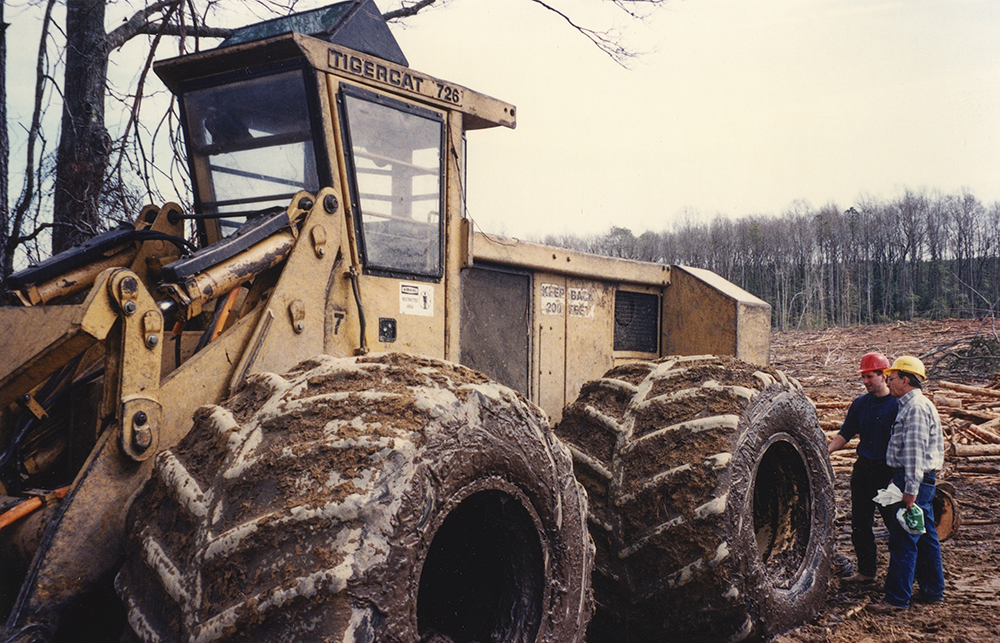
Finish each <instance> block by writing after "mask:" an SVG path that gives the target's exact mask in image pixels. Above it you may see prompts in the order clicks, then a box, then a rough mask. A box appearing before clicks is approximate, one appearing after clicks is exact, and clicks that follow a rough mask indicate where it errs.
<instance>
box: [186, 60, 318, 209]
mask: <svg viewBox="0 0 1000 643" xmlns="http://www.w3.org/2000/svg"><path fill="white" fill-rule="evenodd" d="M184 113H185V116H186V118H187V131H188V142H189V147H190V150H191V155H192V164H193V166H194V170H195V172H194V175H195V189H196V195H197V198H198V202H199V205H200V210H201V211H202V212H204V213H227V212H245V211H248V210H260V209H264V208H267V207H270V206H275V205H277V206H281V207H285V206H286V205H288V202H289V201H290V200H291V197H292V196H293V195H294V194H295V193H296V192H298V191H299V190H309V191H310V192H316V191H318V190H319V187H320V186H319V178H318V176H317V171H316V154H315V151H314V149H313V142H312V131H311V129H310V121H309V110H308V105H307V100H306V88H305V83H304V78H303V74H302V71H301V70H298V69H296V70H293V71H287V72H283V73H278V74H273V75H270V76H260V77H257V78H251V79H248V80H242V81H238V82H230V83H227V84H225V85H220V86H216V87H210V88H206V89H197V90H192V91H189V92H186V93H185V94H184Z"/></svg>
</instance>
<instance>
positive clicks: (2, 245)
mask: <svg viewBox="0 0 1000 643" xmlns="http://www.w3.org/2000/svg"><path fill="white" fill-rule="evenodd" d="M5 4H6V3H5V2H0V291H2V290H3V284H4V281H6V280H7V270H6V266H7V243H8V241H7V240H8V235H9V234H10V233H9V231H8V226H9V225H10V210H9V209H8V207H7V204H8V198H9V196H10V195H9V194H8V189H9V187H8V186H9V185H10V184H9V183H8V181H9V180H10V170H9V168H10V140H9V139H8V138H7V23H5V22H4V21H3V7H4V5H5Z"/></svg>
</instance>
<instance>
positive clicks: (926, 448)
mask: <svg viewBox="0 0 1000 643" xmlns="http://www.w3.org/2000/svg"><path fill="white" fill-rule="evenodd" d="M885 461H886V464H888V465H889V466H890V467H895V468H897V469H899V468H902V469H904V470H905V474H904V476H905V482H904V485H903V486H904V488H903V493H908V494H910V495H913V496H915V495H917V492H918V491H919V490H920V482H921V481H922V480H923V479H924V474H926V473H928V472H931V471H940V470H941V468H942V467H943V466H944V434H943V433H942V432H941V417H940V416H939V415H938V412H937V409H936V408H934V403H933V402H931V401H930V400H928V399H927V398H926V397H924V394H923V392H922V391H921V390H920V389H913V390H912V391H910V392H909V393H907V394H906V395H904V396H903V397H901V398H899V413H897V414H896V423H895V424H894V425H893V426H892V437H891V438H889V447H888V449H886V453H885Z"/></svg>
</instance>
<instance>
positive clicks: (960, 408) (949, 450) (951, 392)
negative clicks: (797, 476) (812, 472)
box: [813, 380, 1000, 474]
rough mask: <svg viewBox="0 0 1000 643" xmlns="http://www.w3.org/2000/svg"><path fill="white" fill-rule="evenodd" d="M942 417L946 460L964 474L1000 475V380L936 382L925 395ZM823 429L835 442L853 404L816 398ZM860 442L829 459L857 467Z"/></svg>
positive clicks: (834, 398) (849, 444) (839, 463)
mask: <svg viewBox="0 0 1000 643" xmlns="http://www.w3.org/2000/svg"><path fill="white" fill-rule="evenodd" d="M925 392H926V394H927V395H928V397H929V398H930V399H931V400H932V401H933V402H934V405H935V406H936V407H937V410H938V413H939V414H940V415H941V425H942V429H943V430H944V434H945V450H946V455H945V457H946V460H948V461H949V463H950V464H951V465H953V466H954V468H955V470H956V471H960V472H963V473H985V474H1000V380H995V381H994V382H993V383H992V384H989V385H987V386H970V385H967V384H955V383H952V382H947V381H940V380H939V381H937V382H933V383H932V385H931V386H929V387H927V390H926V391H925ZM813 403H814V404H815V406H816V413H817V416H818V417H819V422H820V427H821V428H822V429H823V431H824V433H826V436H827V440H832V439H833V437H834V436H835V435H837V432H838V431H839V430H840V426H841V423H842V422H843V421H844V416H845V415H846V414H847V407H848V406H850V403H851V400H847V399H843V398H838V397H818V396H817V397H815V398H814V399H813ZM856 446H857V438H855V439H854V440H852V441H851V442H849V443H848V444H847V445H846V447H845V448H844V449H842V450H840V451H837V452H835V453H833V454H831V456H830V460H831V461H832V463H833V465H834V467H848V466H852V465H853V464H854V460H855V459H856V458H857V454H856V453H855V451H854V449H855V447H856Z"/></svg>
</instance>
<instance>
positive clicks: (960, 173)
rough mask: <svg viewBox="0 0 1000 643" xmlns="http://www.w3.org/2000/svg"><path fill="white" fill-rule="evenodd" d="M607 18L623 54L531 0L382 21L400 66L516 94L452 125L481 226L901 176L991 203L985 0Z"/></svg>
mask: <svg viewBox="0 0 1000 643" xmlns="http://www.w3.org/2000/svg"><path fill="white" fill-rule="evenodd" d="M383 4H386V3H383ZM550 4H554V5H556V6H558V7H560V8H561V9H564V10H565V11H566V12H567V13H569V14H571V15H573V16H576V17H579V21H580V22H582V23H584V24H586V25H587V26H591V27H595V28H599V27H606V26H609V25H612V24H614V22H613V20H614V16H616V15H620V12H614V11H611V12H608V11H605V12H604V13H599V12H596V13H588V11H590V8H592V7H593V6H595V5H599V4H601V3H598V2H596V0H586V1H585V0H576V1H561V2H550ZM603 4H609V3H607V2H605V3H603ZM386 6H387V7H388V6H389V5H388V4H386ZM609 16H610V18H609ZM619 23H620V24H619V26H620V27H622V28H623V29H624V35H625V37H626V41H627V42H629V43H631V44H632V45H633V46H634V47H635V48H636V49H639V50H641V51H645V52H646V53H645V54H643V55H642V56H641V57H639V58H638V59H636V60H635V61H634V62H633V63H632V64H631V69H623V68H622V67H621V66H619V65H617V64H616V63H614V62H613V61H612V60H611V59H610V58H609V57H608V56H607V55H605V54H604V53H602V52H600V51H599V50H598V49H597V48H596V47H595V46H594V45H592V44H590V43H589V41H587V40H586V39H585V38H584V37H582V36H581V35H579V34H577V33H576V32H575V31H573V30H572V28H570V27H569V26H567V25H566V24H565V23H564V22H563V21H562V19H561V18H559V17H557V16H555V15H553V14H551V13H550V12H547V11H545V10H544V9H542V8H540V7H539V6H537V5H536V4H534V3H533V2H531V1H530V0H452V1H451V2H450V3H449V4H448V5H447V6H446V7H445V8H443V9H438V10H435V11H430V12H428V13H427V14H425V15H423V16H419V17H418V18H416V19H412V20H410V21H409V23H408V25H407V26H406V27H405V28H402V29H401V28H399V27H394V28H393V29H394V32H395V35H396V38H397V40H398V41H399V42H400V45H401V47H402V49H403V51H404V53H405V54H406V56H407V57H408V59H409V62H410V65H411V66H412V67H414V68H416V69H418V70H420V71H423V72H426V73H428V74H431V75H434V76H438V77H441V78H444V79H447V80H451V81H454V82H457V83H460V84H463V85H466V86H468V87H470V88H472V89H475V90H477V91H481V92H483V93H486V94H489V95H491V96H495V97H496V98H500V99H503V100H505V101H508V102H511V103H513V104H515V105H516V106H517V110H518V111H517V115H518V116H517V119H518V122H517V128H516V129H515V130H507V129H500V128H497V129H493V130H486V131H475V132H471V133H470V134H469V148H470V155H469V193H470V195H469V203H470V211H471V216H472V217H473V218H474V219H475V220H476V221H477V223H478V224H479V226H480V227H481V228H483V229H484V230H487V231H490V232H494V233H504V234H508V235H511V236H519V237H525V236H528V237H536V238H537V237H540V236H542V235H545V234H549V233H554V234H562V233H577V234H592V233H602V232H606V231H607V230H608V229H609V228H610V226H611V225H619V226H624V227H627V228H630V229H631V230H632V231H633V232H635V233H636V234H639V233H641V232H642V231H645V230H654V231H661V230H666V229H670V228H671V227H672V226H673V224H674V222H675V221H677V220H679V219H683V218H684V217H685V216H688V217H693V218H695V219H696V220H709V219H711V218H712V217H714V216H715V215H716V214H719V213H721V214H723V215H726V216H742V215H747V214H773V215H780V214H781V213H783V212H785V211H787V210H789V209H790V208H791V207H792V206H793V203H794V202H795V201H797V200H803V201H806V202H808V203H809V204H810V205H811V206H812V207H814V208H818V207H821V206H823V205H826V204H828V203H831V202H832V203H834V204H836V205H837V206H838V207H839V208H841V209H846V208H847V207H850V206H851V204H853V203H854V202H855V201H856V200H857V199H858V198H859V196H862V195H868V196H873V197H876V198H879V199H885V200H888V199H891V198H893V197H895V196H897V195H898V194H900V193H901V192H902V190H903V189H904V188H911V189H916V190H921V189H926V190H928V191H934V190H939V191H943V192H947V193H954V192H957V191H959V190H961V189H963V188H968V189H969V190H971V191H972V193H973V194H975V195H976V196H977V197H978V198H979V199H980V200H982V201H984V202H987V203H992V202H994V201H997V200H1000V2H996V0H905V1H895V0H892V1H890V0H885V1H879V0H674V1H671V2H669V3H668V4H667V5H666V6H665V7H663V8H661V9H659V10H658V11H656V12H655V13H654V14H653V15H652V16H651V17H650V18H649V19H648V20H646V21H645V22H644V23H636V22H633V21H626V20H619Z"/></svg>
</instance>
